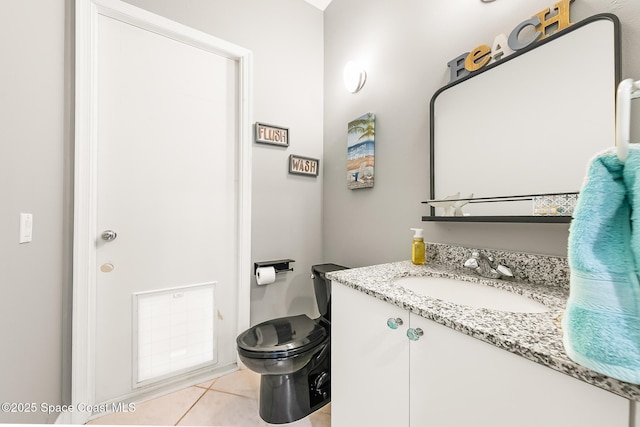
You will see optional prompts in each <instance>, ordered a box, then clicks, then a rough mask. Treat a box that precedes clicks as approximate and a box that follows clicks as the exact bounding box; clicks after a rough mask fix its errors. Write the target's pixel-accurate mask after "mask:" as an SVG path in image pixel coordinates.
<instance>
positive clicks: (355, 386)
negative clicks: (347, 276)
mask: <svg viewBox="0 0 640 427" xmlns="http://www.w3.org/2000/svg"><path fill="white" fill-rule="evenodd" d="M331 292H332V293H331V301H332V309H331V426H332V427H354V426H367V427H376V426H380V427H389V426H393V427H403V426H404V427H408V426H409V341H408V340H407V338H406V335H405V332H406V327H407V325H408V324H409V316H408V312H407V311H406V310H403V309H401V308H400V307H397V306H395V305H392V304H389V303H388V302H384V301H382V300H379V299H377V298H374V297H372V296H370V295H366V294H364V293H362V292H359V291H356V290H354V289H351V288H349V287H346V286H344V285H341V284H339V283H337V282H333V284H332V291H331ZM389 318H394V319H395V318H401V319H402V320H403V323H404V324H403V325H402V326H400V327H398V329H395V330H393V329H390V328H389V327H388V326H387V319H389Z"/></svg>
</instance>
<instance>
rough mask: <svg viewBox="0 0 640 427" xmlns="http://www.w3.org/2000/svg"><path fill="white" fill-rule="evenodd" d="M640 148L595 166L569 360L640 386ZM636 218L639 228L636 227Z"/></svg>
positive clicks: (574, 245) (579, 226)
mask: <svg viewBox="0 0 640 427" xmlns="http://www.w3.org/2000/svg"><path fill="white" fill-rule="evenodd" d="M639 217H640V151H639V150H638V147H636V146H631V147H630V150H629V157H628V158H627V160H626V162H625V163H622V162H620V161H619V160H618V158H617V156H616V154H615V151H613V150H607V151H605V152H603V153H601V154H599V155H598V156H596V157H595V158H594V159H593V160H592V161H591V163H590V165H589V169H588V173H587V177H586V179H585V182H584V184H583V187H582V190H581V192H580V195H579V197H578V203H577V205H576V208H575V210H574V214H573V221H572V223H571V227H570V232H569V252H568V256H569V267H570V270H571V277H570V292H569V299H568V301H567V308H566V311H565V313H564V316H563V319H562V324H563V333H564V337H563V341H564V347H565V351H566V353H567V355H568V356H569V358H571V359H572V360H574V361H575V362H577V363H579V364H581V365H583V366H586V367H587V368H590V369H592V370H594V371H596V372H599V373H602V374H605V375H607V376H610V377H613V378H617V379H619V380H622V381H627V382H630V383H634V384H640V283H639V281H638V266H639V265H640V229H639V228H640V222H638V221H637V220H638V219H639ZM634 223H635V227H634Z"/></svg>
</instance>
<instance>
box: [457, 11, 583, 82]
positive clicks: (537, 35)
mask: <svg viewBox="0 0 640 427" xmlns="http://www.w3.org/2000/svg"><path fill="white" fill-rule="evenodd" d="M571 3H573V0H561V1H559V2H558V3H556V4H555V5H553V9H551V8H547V9H544V10H541V11H540V12H538V13H536V14H535V15H533V16H532V17H531V18H529V19H527V20H525V21H522V22H521V23H519V24H518V25H516V27H515V28H514V29H513V30H512V31H511V33H510V34H509V37H507V36H506V35H504V34H499V35H498V36H496V38H495V39H494V40H493V45H492V46H491V47H489V45H486V44H483V45H480V46H478V47H476V48H475V49H473V50H472V51H471V52H466V53H463V54H462V55H460V56H458V57H457V58H454V59H452V60H451V61H449V62H448V63H447V66H448V67H449V71H450V73H451V80H450V81H449V83H451V82H453V81H455V80H458V79H460V78H462V77H465V76H468V75H469V74H471V73H473V72H474V71H478V70H479V69H481V68H482V67H484V66H486V65H487V64H491V63H493V62H496V61H499V60H501V59H504V58H506V57H507V56H509V55H511V54H512V53H514V52H516V51H519V50H522V49H524V48H526V47H528V46H530V45H531V44H532V43H533V42H535V41H538V40H543V39H545V38H546V37H548V36H550V35H551V34H553V33H554V32H556V31H562V30H563V29H565V28H567V27H569V26H570V25H571V22H570V18H569V6H570V5H571ZM552 10H553V14H552ZM523 32H524V33H525V35H524V36H523V37H521V34H522V33H523Z"/></svg>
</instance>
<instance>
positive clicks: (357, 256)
mask: <svg viewBox="0 0 640 427" xmlns="http://www.w3.org/2000/svg"><path fill="white" fill-rule="evenodd" d="M465 3H466V4H465V5H464V6H461V5H460V2H451V1H448V0H435V1H423V0H407V1H403V2H402V6H399V3H397V2H388V1H367V0H333V2H332V3H331V5H329V7H328V8H327V9H326V11H325V16H324V19H325V27H324V34H325V104H324V108H325V115H324V120H325V126H324V142H325V143H324V150H325V151H324V159H325V162H324V167H325V169H324V204H323V209H324V211H323V212H324V216H323V230H324V234H323V243H324V248H323V252H324V256H325V258H326V259H332V260H335V261H336V262H340V263H345V264H346V265H351V266H362V265H368V264H374V263H381V262H388V261H395V260H403V259H409V258H410V256H411V255H410V254H411V252H410V244H411V236H412V232H410V231H409V228H410V227H421V228H424V232H425V240H427V241H432V242H442V243H452V244H459V245H464V246H472V247H485V248H496V249H506V250H518V251H525V252H533V253H542V254H550V255H566V247H567V238H568V224H483V223H475V224H472V223H437V222H421V217H422V216H423V215H427V214H428V208H427V207H426V205H423V204H421V203H420V202H421V201H423V200H426V199H427V198H428V196H429V151H428V150H429V126H430V123H429V102H430V100H431V97H432V96H433V94H434V92H435V91H436V90H437V89H439V88H440V87H441V86H443V85H445V84H446V83H448V81H449V74H448V68H447V62H449V61H450V60H452V59H453V58H455V57H457V56H458V55H460V54H462V53H464V52H468V51H469V50H471V49H473V48H474V47H476V46H478V45H479V44H482V43H487V44H491V43H492V42H493V39H494V38H495V36H496V35H498V34H500V33H508V32H509V31H510V30H511V29H512V28H513V27H514V26H515V25H517V24H518V23H520V22H522V21H523V20H525V19H527V18H528V17H530V16H531V15H533V14H535V13H537V12H539V11H541V10H543V9H545V8H547V7H550V6H552V5H553V3H554V2H553V1H550V0H530V1H522V0H520V1H502V0H496V1H494V2H491V3H483V2H481V1H480V0H469V1H467V2H465ZM604 12H609V13H614V14H616V15H618V17H619V18H620V20H621V23H622V25H621V27H622V39H623V43H622V60H623V61H622V62H623V70H622V71H623V73H622V74H623V77H633V78H636V79H640V58H639V57H638V55H637V52H638V51H640V34H639V33H640V18H639V17H640V3H638V2H632V1H624V2H610V1H608V0H575V1H574V3H573V4H572V6H571V19H572V21H574V22H577V21H580V20H582V19H584V18H586V17H589V16H591V15H594V14H597V13H604ZM351 59H355V60H359V61H361V62H363V63H364V64H365V65H366V67H367V73H368V78H367V83H366V85H365V87H364V89H363V90H362V91H361V92H359V93H357V94H350V93H348V92H347V91H346V90H345V89H344V87H343V83H342V69H343V67H344V64H345V63H346V62H347V61H348V60H351ZM585 66H588V64H585ZM514 78H517V76H514ZM566 78H579V70H576V76H567V77H566ZM585 84H588V82H585ZM585 90H586V91H587V92H588V87H587V88H585ZM636 102H638V101H636ZM635 110H638V111H636V113H637V114H635V116H636V117H638V120H636V125H635V129H634V130H633V131H632V138H633V135H634V134H635V135H640V107H638V106H636V107H635ZM365 112H375V113H376V116H377V120H376V148H375V149H376V157H375V186H374V188H372V189H361V190H355V191H354V190H348V189H347V188H346V183H345V172H344V171H345V170H346V169H345V168H346V159H345V157H346V126H347V123H348V122H349V121H350V120H352V119H354V118H356V117H359V116H360V115H361V114H363V113H365ZM638 138H640V137H638ZM613 143H614V142H613V139H612V141H611V144H612V145H613ZM594 154H595V153H594ZM460 161H461V168H460V169H461V170H464V162H465V161H470V159H465V158H464V157H463V156H461V159H460ZM585 166H586V165H585ZM470 179H472V178H470Z"/></svg>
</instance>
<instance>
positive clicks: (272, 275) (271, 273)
mask: <svg viewBox="0 0 640 427" xmlns="http://www.w3.org/2000/svg"><path fill="white" fill-rule="evenodd" d="M275 281H276V269H275V268H273V267H259V268H258V270H257V271H256V282H257V283H258V285H268V284H269V283H273V282H275Z"/></svg>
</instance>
